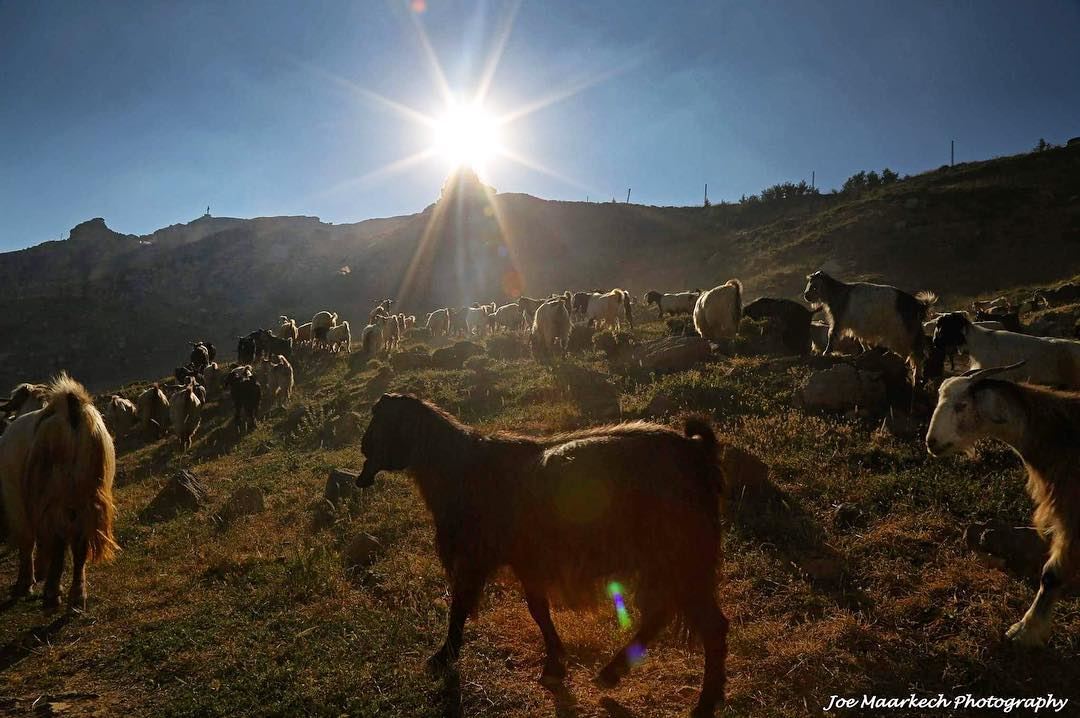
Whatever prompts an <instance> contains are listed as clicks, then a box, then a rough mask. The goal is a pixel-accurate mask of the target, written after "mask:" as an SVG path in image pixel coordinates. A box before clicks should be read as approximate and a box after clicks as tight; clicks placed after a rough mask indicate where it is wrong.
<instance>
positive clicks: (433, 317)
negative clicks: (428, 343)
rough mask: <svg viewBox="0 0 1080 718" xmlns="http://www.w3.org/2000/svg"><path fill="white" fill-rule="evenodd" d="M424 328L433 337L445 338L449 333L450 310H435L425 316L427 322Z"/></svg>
mask: <svg viewBox="0 0 1080 718" xmlns="http://www.w3.org/2000/svg"><path fill="white" fill-rule="evenodd" d="M424 326H426V327H427V328H428V330H429V331H430V332H431V336H433V337H441V336H445V335H446V334H448V333H449V332H450V310H449V309H436V310H435V311H433V312H432V313H431V314H429V315H427V322H426V323H425V324H424Z"/></svg>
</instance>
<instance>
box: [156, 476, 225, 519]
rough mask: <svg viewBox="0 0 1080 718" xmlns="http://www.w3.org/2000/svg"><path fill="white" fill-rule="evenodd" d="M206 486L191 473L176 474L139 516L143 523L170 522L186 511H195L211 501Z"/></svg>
mask: <svg viewBox="0 0 1080 718" xmlns="http://www.w3.org/2000/svg"><path fill="white" fill-rule="evenodd" d="M209 498H210V496H209V492H208V491H207V489H206V485H205V484H203V482H202V481H201V480H200V479H199V477H197V476H195V474H193V473H191V472H190V471H186V470H185V471H180V472H179V473H177V474H174V475H173V477H172V478H171V479H169V482H168V483H167V484H165V486H164V488H162V489H161V491H159V492H158V495H157V496H155V497H154V500H153V501H151V502H150V503H149V504H148V505H147V506H146V508H144V509H143V510H142V513H140V514H139V520H140V521H142V522H143V523H156V522H159V521H168V520H169V519H172V518H174V517H176V516H178V515H179V514H181V513H183V512H185V511H194V510H196V509H198V508H199V507H200V506H202V505H203V504H205V503H206V502H207V501H209Z"/></svg>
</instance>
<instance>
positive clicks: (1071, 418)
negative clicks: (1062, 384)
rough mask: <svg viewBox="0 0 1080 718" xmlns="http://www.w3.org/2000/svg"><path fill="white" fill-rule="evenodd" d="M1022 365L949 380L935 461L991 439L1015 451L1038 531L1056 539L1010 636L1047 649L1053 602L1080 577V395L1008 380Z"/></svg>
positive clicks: (934, 440) (933, 444)
mask: <svg viewBox="0 0 1080 718" xmlns="http://www.w3.org/2000/svg"><path fill="white" fill-rule="evenodd" d="M1018 368H1019V367H1018V366H1017V365H1016V364H1013V365H1011V366H1004V367H991V368H987V369H973V370H971V371H969V372H967V373H965V374H964V375H963V376H961V377H953V378H951V379H946V380H945V381H944V382H943V383H942V385H941V389H940V390H939V394H938V405H937V408H935V410H934V415H933V417H932V418H931V419H930V428H929V430H928V431H927V433H926V448H927V450H928V451H929V452H930V453H931V454H932V455H934V456H946V455H949V454H955V453H958V452H963V451H968V450H970V449H971V447H972V446H973V445H974V444H975V442H976V441H978V440H979V439H983V438H992V439H998V440H999V441H1003V442H1005V443H1006V444H1008V445H1009V446H1010V447H1012V449H1013V451H1015V452H1016V453H1017V454H1018V455H1019V456H1020V458H1021V459H1023V462H1024V468H1025V469H1026V470H1027V490H1028V494H1029V495H1030V496H1031V498H1032V500H1033V501H1034V502H1035V526H1036V528H1038V529H1039V531H1040V532H1041V533H1042V534H1043V535H1044V536H1048V537H1049V539H1050V556H1049V560H1048V561H1047V562H1046V564H1045V565H1044V566H1043V568H1042V577H1041V580H1040V586H1039V592H1038V594H1036V596H1035V600H1034V602H1033V603H1032V604H1031V607H1030V608H1029V609H1028V610H1027V613H1025V614H1024V616H1023V618H1022V619H1021V620H1020V621H1018V622H1017V623H1014V624H1013V625H1012V626H1011V627H1010V628H1009V630H1008V631H1007V632H1006V634H1005V635H1006V637H1008V638H1010V639H1012V640H1014V641H1016V642H1018V643H1022V644H1028V645H1042V644H1044V643H1046V641H1047V639H1049V637H1050V632H1051V622H1052V614H1053V607H1054V603H1055V602H1056V601H1057V600H1058V598H1059V597H1060V595H1061V591H1062V588H1063V587H1064V585H1065V584H1067V583H1069V582H1070V580H1075V579H1076V578H1077V577H1080V570H1078V568H1080V481H1077V475H1076V474H1077V467H1078V466H1080V393H1074V392H1062V391H1055V390H1053V389H1048V388H1045V387H1038V386H1032V385H1029V384H1015V383H1013V382H1010V381H1005V380H1003V379H1001V378H1000V377H1001V376H1004V375H1007V374H1013V375H1015V374H1016V373H1017V369H1018Z"/></svg>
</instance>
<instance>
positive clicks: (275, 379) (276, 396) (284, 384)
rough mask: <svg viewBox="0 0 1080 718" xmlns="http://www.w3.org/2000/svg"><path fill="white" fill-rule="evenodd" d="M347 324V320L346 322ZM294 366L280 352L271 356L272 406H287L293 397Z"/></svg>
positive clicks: (269, 378) (270, 391)
mask: <svg viewBox="0 0 1080 718" xmlns="http://www.w3.org/2000/svg"><path fill="white" fill-rule="evenodd" d="M346 324H347V322H346ZM294 385H295V384H294V377H293V368H292V364H290V363H289V360H288V359H286V358H285V357H283V356H282V355H280V354H278V355H277V356H275V357H271V358H270V373H269V376H268V377H267V390H268V391H269V393H270V406H271V407H273V406H274V405H275V404H276V405H278V406H285V405H286V404H288V403H289V399H291V398H292V390H293V386H294Z"/></svg>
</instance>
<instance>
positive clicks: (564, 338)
mask: <svg viewBox="0 0 1080 718" xmlns="http://www.w3.org/2000/svg"><path fill="white" fill-rule="evenodd" d="M571 328H572V325H571V323H570V294H569V292H567V293H566V294H564V295H562V296H560V297H559V298H557V299H550V300H548V301H546V302H544V303H543V304H541V305H540V306H539V307H538V308H537V309H536V316H534V317H533V327H532V344H533V350H534V351H535V352H536V353H537V354H540V355H547V354H548V353H549V352H550V351H551V349H552V347H557V348H558V351H559V352H560V353H566V347H567V345H568V344H569V342H570V330H571Z"/></svg>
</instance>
